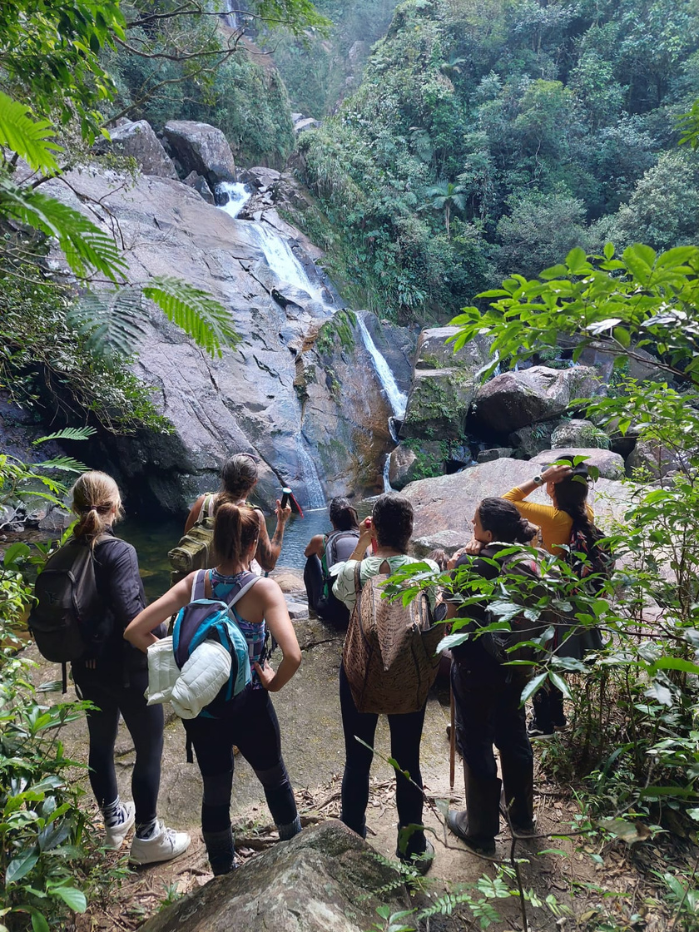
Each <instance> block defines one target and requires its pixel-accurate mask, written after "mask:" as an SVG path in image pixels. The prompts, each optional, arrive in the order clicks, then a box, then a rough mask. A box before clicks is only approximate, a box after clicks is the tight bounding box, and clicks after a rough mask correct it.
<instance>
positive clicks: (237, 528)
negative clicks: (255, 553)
mask: <svg viewBox="0 0 699 932" xmlns="http://www.w3.org/2000/svg"><path fill="white" fill-rule="evenodd" d="M259 533H260V519H259V517H258V514H257V512H256V511H255V510H254V509H252V508H248V506H247V505H240V506H239V505H234V504H233V503H232V502H221V503H220V504H219V505H218V507H217V508H216V515H215V518H214V551H215V553H216V559H217V560H226V561H230V562H233V563H240V562H242V560H243V557H244V556H245V554H246V553H247V552H248V551H249V549H250V547H251V546H252V544H253V541H255V540H257V538H258V536H259Z"/></svg>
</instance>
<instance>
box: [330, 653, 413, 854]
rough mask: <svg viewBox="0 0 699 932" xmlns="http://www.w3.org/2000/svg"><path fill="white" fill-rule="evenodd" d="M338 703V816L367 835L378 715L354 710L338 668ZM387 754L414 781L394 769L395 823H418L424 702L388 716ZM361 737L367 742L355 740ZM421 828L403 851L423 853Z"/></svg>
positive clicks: (345, 683) (348, 688)
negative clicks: (341, 752)
mask: <svg viewBox="0 0 699 932" xmlns="http://www.w3.org/2000/svg"><path fill="white" fill-rule="evenodd" d="M340 708H341V710H342V728H343V730H344V733H345V755H346V757H345V772H344V775H343V777H342V812H341V814H340V819H341V820H342V821H343V822H344V823H345V825H347V826H348V827H349V828H351V829H352V830H353V831H355V832H356V833H357V834H358V835H361V836H362V838H364V837H365V836H366V820H365V815H366V807H367V804H368V802H369V772H370V770H371V762H372V760H373V758H374V752H373V750H371V748H373V745H374V734H375V732H376V725H377V723H378V721H379V716H378V714H376V713H373V712H358V711H357V707H356V705H355V704H354V699H353V698H352V691H351V689H350V685H349V683H348V682H347V677H346V676H345V670H344V667H342V666H341V667H340ZM387 718H388V727H389V728H390V730H391V756H392V757H393V758H395V760H396V761H397V763H398V766H399V767H400V768H401V770H407V771H408V773H409V774H410V776H411V778H412V780H413V781H414V782H415V783H416V784H417V786H414V785H413V784H412V783H411V782H410V780H408V779H406V777H404V776H403V774H402V773H398V772H396V807H397V809H398V824H399V827H401V828H402V827H403V826H406V825H422V802H423V797H422V792H421V790H422V774H421V773H420V741H421V740H422V726H423V725H424V722H425V706H423V707H422V709H420V711H419V712H411V713H409V714H407V715H389V716H387ZM355 735H356V737H357V738H361V739H362V741H365V742H366V743H367V744H368V745H369V747H365V746H364V745H363V744H360V743H359V741H357V740H356V739H355ZM424 850H425V833H424V832H422V831H418V832H413V834H412V835H411V836H410V840H409V842H408V848H407V852H406V856H408V857H409V856H410V855H412V854H422V853H423V851H424Z"/></svg>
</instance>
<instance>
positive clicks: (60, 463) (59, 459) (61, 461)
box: [34, 456, 87, 472]
mask: <svg viewBox="0 0 699 932" xmlns="http://www.w3.org/2000/svg"><path fill="white" fill-rule="evenodd" d="M36 467H41V469H65V471H66V472H85V471H86V470H87V466H86V465H85V464H84V463H81V462H80V461H79V460H76V459H73V457H72V456H56V457H54V458H53V459H52V460H44V461H43V463H36V464H35V467H34V468H36Z"/></svg>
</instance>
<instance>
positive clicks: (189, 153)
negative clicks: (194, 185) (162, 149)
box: [163, 120, 236, 187]
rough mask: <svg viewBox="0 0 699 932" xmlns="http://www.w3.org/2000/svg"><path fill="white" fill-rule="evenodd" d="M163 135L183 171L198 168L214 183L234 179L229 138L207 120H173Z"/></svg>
mask: <svg viewBox="0 0 699 932" xmlns="http://www.w3.org/2000/svg"><path fill="white" fill-rule="evenodd" d="M163 135H164V137H165V139H166V140H167V143H168V145H169V146H170V148H171V149H172V152H173V155H174V157H175V158H176V159H177V161H178V162H179V163H180V164H181V165H182V169H183V173H184V174H185V175H188V174H189V173H190V172H197V174H199V175H203V176H204V177H205V178H206V180H207V181H208V182H209V184H210V185H211V186H212V187H213V186H214V185H216V184H218V182H219V181H235V180H236V179H235V161H234V159H233V153H232V152H231V147H230V146H229V145H228V140H227V139H226V137H225V136H224V135H223V133H222V132H221V130H220V129H217V128H216V127H215V126H210V125H209V124H208V123H195V122H193V121H190V120H170V121H169V122H168V123H166V124H165V128H164V130H163Z"/></svg>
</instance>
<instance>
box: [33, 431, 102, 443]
mask: <svg viewBox="0 0 699 932" xmlns="http://www.w3.org/2000/svg"><path fill="white" fill-rule="evenodd" d="M96 433H97V431H96V430H95V428H94V427H65V428H64V429H63V430H57V431H56V432H55V433H53V434H47V435H46V436H45V437H39V438H38V440H35V441H34V445H36V444H37V443H46V441H48V440H87V438H88V437H92V435H93V434H96Z"/></svg>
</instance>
